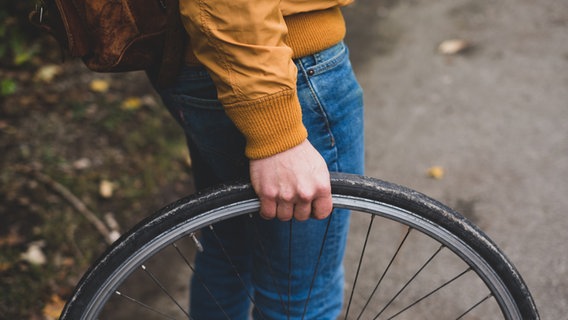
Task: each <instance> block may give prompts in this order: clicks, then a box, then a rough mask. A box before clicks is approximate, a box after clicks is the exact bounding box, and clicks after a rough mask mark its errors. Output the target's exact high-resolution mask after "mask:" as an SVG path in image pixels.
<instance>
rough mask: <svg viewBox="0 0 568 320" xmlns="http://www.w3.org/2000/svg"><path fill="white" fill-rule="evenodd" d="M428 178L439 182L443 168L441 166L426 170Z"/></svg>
mask: <svg viewBox="0 0 568 320" xmlns="http://www.w3.org/2000/svg"><path fill="white" fill-rule="evenodd" d="M428 176H429V177H430V178H433V179H436V180H441V179H442V178H443V177H444V168H442V167H441V166H433V167H430V169H428Z"/></svg>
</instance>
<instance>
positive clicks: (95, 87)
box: [89, 79, 110, 93]
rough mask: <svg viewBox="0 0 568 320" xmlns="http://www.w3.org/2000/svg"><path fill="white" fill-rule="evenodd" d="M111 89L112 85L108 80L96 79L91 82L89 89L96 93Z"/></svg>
mask: <svg viewBox="0 0 568 320" xmlns="http://www.w3.org/2000/svg"><path fill="white" fill-rule="evenodd" d="M109 87H110V83H109V82H108V81H107V80H102V79H95V80H93V81H91V84H90V85H89V88H91V90H92V91H94V92H101V93H103V92H107V91H108V89H109Z"/></svg>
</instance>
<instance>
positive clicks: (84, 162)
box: [73, 158, 91, 170]
mask: <svg viewBox="0 0 568 320" xmlns="http://www.w3.org/2000/svg"><path fill="white" fill-rule="evenodd" d="M90 167H91V160H90V159H89V158H81V159H78V160H76V161H74V162H73V168H75V169H77V170H83V169H87V168H90Z"/></svg>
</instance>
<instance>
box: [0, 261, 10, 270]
mask: <svg viewBox="0 0 568 320" xmlns="http://www.w3.org/2000/svg"><path fill="white" fill-rule="evenodd" d="M11 267H12V264H11V263H9V262H0V272H4V271H6V270H8V269H10V268H11Z"/></svg>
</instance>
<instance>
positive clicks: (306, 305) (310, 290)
mask: <svg viewBox="0 0 568 320" xmlns="http://www.w3.org/2000/svg"><path fill="white" fill-rule="evenodd" d="M333 216H334V215H333V211H332V212H331V214H330V215H329V217H328V218H327V225H326V226H325V232H324V234H323V239H322V241H321V247H320V251H319V254H318V259H317V261H316V266H315V268H314V274H313V276H312V281H311V283H310V289H309V291H308V297H307V298H306V302H305V304H304V312H303V313H302V320H303V319H304V317H305V316H306V313H307V312H308V303H309V301H310V296H311V294H312V289H313V287H314V283H315V281H316V276H317V273H318V268H319V264H320V261H321V256H322V255H323V249H324V247H325V243H326V240H327V233H328V231H329V225H330V224H331V219H332V218H333Z"/></svg>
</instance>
